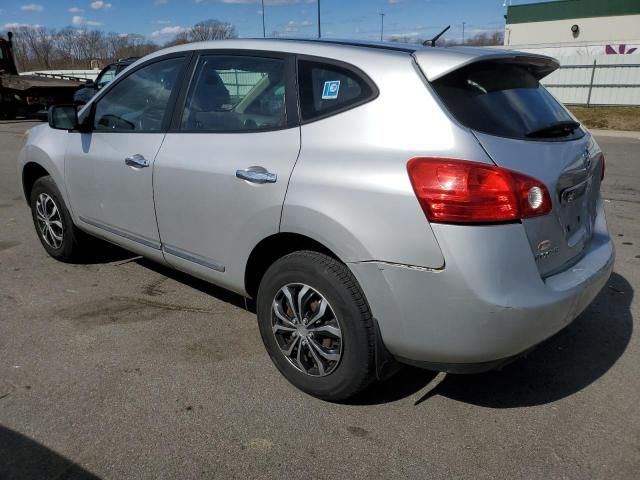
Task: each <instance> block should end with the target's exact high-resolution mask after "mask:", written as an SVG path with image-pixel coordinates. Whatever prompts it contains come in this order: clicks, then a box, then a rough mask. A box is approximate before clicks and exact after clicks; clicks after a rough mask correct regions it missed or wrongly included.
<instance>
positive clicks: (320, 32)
mask: <svg viewBox="0 0 640 480" xmlns="http://www.w3.org/2000/svg"><path fill="white" fill-rule="evenodd" d="M318 38H322V31H321V30H320V0H318Z"/></svg>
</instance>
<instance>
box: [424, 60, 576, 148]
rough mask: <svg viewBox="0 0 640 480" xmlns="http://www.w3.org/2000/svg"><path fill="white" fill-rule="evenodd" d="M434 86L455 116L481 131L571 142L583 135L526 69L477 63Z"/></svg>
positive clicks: (499, 64)
mask: <svg viewBox="0 0 640 480" xmlns="http://www.w3.org/2000/svg"><path fill="white" fill-rule="evenodd" d="M432 85H433V87H434V89H435V91H436V93H437V94H438V96H439V97H440V98H441V99H442V101H443V102H444V104H445V105H446V107H447V109H449V111H450V112H451V113H452V114H453V116H454V117H455V118H456V119H457V120H458V121H459V122H460V123H462V124H463V125H465V126H466V127H468V128H471V129H473V130H477V131H479V132H483V133H488V134H491V135H497V136H501V137H510V138H517V139H526V140H540V139H554V140H570V139H574V138H579V137H581V136H582V135H583V132H582V130H581V129H580V128H579V127H578V126H577V125H576V124H575V123H574V122H575V120H574V119H573V118H572V117H571V115H569V113H568V112H567V110H566V109H565V108H564V107H563V106H562V105H561V104H560V103H558V101H557V100H556V99H555V98H553V96H552V95H551V94H550V93H549V92H548V91H547V90H546V89H545V88H544V87H543V86H542V85H541V84H540V82H539V81H538V79H537V78H536V77H535V76H533V75H532V74H531V73H530V72H529V71H528V70H527V68H526V66H522V65H513V64H504V63H494V62H482V63H477V64H472V65H469V66H467V67H464V68H461V69H459V70H456V71H455V72H453V73H450V74H449V75H446V76H444V77H443V78H440V79H438V80H436V81H434V82H433V83H432ZM572 124H573V125H572ZM554 126H557V128H554ZM572 127H573V128H572Z"/></svg>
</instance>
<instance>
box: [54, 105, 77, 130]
mask: <svg viewBox="0 0 640 480" xmlns="http://www.w3.org/2000/svg"><path fill="white" fill-rule="evenodd" d="M49 126H50V127H51V128H55V129H56V130H76V129H77V128H78V111H77V110H76V106H75V105H54V106H52V107H50V108H49Z"/></svg>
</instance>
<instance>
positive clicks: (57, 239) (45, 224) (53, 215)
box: [29, 175, 82, 262]
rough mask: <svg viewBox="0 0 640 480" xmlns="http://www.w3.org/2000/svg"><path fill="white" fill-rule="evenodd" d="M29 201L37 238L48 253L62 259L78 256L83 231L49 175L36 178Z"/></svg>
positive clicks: (62, 260) (64, 260)
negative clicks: (75, 223) (74, 222)
mask: <svg viewBox="0 0 640 480" xmlns="http://www.w3.org/2000/svg"><path fill="white" fill-rule="evenodd" d="M29 203H30V205H31V216H32V218H33V224H34V226H35V228H36V232H37V234H38V239H39V240H40V243H41V244H42V246H43V247H44V249H45V250H46V251H47V253H48V254H49V255H51V256H52V257H53V258H55V259H56V260H60V261H61V262H73V261H74V260H77V259H78V258H79V257H80V254H81V244H80V238H81V236H82V233H81V232H80V231H79V230H78V229H77V228H76V226H75V225H74V224H73V221H72V219H71V214H70V213H69V210H68V209H67V207H66V205H65V204H64V201H63V200H62V195H61V194H60V191H59V190H58V187H56V184H55V182H54V181H53V179H52V178H51V177H50V176H48V175H47V176H45V177H41V178H39V179H38V180H36V182H35V183H34V184H33V188H32V189H31V197H30V199H29Z"/></svg>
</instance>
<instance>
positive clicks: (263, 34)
mask: <svg viewBox="0 0 640 480" xmlns="http://www.w3.org/2000/svg"><path fill="white" fill-rule="evenodd" d="M262 38H267V30H266V29H265V28H264V0H262Z"/></svg>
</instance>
